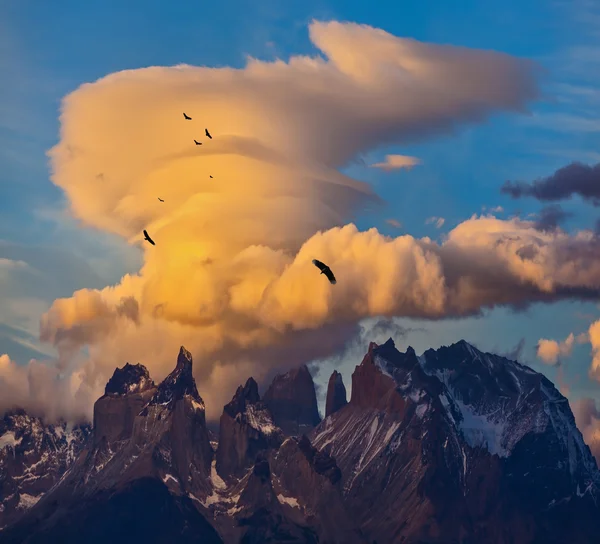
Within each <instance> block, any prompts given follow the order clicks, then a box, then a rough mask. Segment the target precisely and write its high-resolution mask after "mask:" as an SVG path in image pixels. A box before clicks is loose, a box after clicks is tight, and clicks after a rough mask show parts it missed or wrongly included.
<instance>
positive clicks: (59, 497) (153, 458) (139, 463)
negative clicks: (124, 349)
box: [2, 348, 213, 542]
mask: <svg viewBox="0 0 600 544" xmlns="http://www.w3.org/2000/svg"><path fill="white" fill-rule="evenodd" d="M182 358H183V360H182ZM191 365H192V360H191V356H190V355H189V352H187V351H186V350H185V348H182V350H181V352H180V356H179V359H178V363H177V367H176V369H175V371H174V372H172V373H171V374H170V375H169V376H167V378H166V379H165V380H164V381H163V382H162V383H161V384H160V385H159V386H158V388H150V389H146V390H144V391H141V392H140V390H139V389H134V390H133V392H127V393H125V394H115V393H108V394H107V395H105V396H104V397H102V398H101V399H100V400H99V401H98V402H97V403H96V406H95V419H96V421H97V422H98V423H99V424H98V430H99V432H101V435H100V436H99V438H98V439H97V440H93V441H92V443H91V444H89V445H88V447H87V448H85V449H84V450H83V451H82V453H81V455H80V457H79V458H78V460H77V462H75V463H74V464H73V466H72V467H71V470H70V471H69V472H68V473H67V474H65V475H64V478H63V479H62V481H61V482H60V483H59V484H58V485H57V486H56V487H55V488H54V489H53V490H52V491H51V492H50V493H48V494H47V495H46V496H44V497H43V498H42V500H40V501H39V503H38V504H36V505H35V507H33V508H32V509H31V510H30V511H29V512H27V513H26V514H25V515H24V516H23V518H22V520H21V523H20V525H19V527H20V528H19V531H21V532H20V533H19V534H28V535H31V536H32V537H33V538H34V540H35V539H37V538H40V539H42V540H43V539H44V538H45V537H46V534H45V533H44V531H45V529H39V531H38V529H36V526H37V523H38V522H37V521H36V520H38V519H40V518H41V519H46V518H51V519H52V520H54V519H55V518H54V514H53V512H55V511H65V512H66V514H65V516H67V517H66V518H65V520H66V519H67V518H70V516H73V515H76V516H77V517H78V518H81V519H90V520H92V521H93V522H94V523H96V522H97V523H100V519H96V514H95V512H93V511H88V510H87V508H88V507H89V509H92V510H94V509H97V508H99V509H100V510H102V509H105V510H106V511H107V512H108V511H112V510H113V505H115V504H121V503H122V502H126V503H128V502H129V501H130V500H131V499H130V497H131V496H132V495H131V493H130V492H129V491H123V490H124V489H125V490H127V489H129V487H128V486H133V489H134V490H135V489H138V488H137V487H136V486H137V485H138V484H139V482H140V481H142V480H144V479H147V478H149V479H153V480H156V484H158V485H159V486H160V488H161V489H163V488H164V493H167V495H169V496H170V495H174V496H178V497H179V496H182V495H188V494H191V495H193V496H194V497H195V498H196V500H202V498H203V497H206V496H207V495H208V494H209V493H210V487H211V484H210V479H209V477H210V467H211V462H212V458H213V450H212V448H211V445H210V441H209V436H208V430H207V429H206V421H205V413H204V403H203V401H202V398H201V397H200V395H199V393H198V391H197V389H196V385H195V382H194V381H193V377H191ZM142 374H143V372H142ZM159 394H160V395H162V396H159ZM144 400H145V401H146V405H145V406H144V407H143V409H142V410H141V411H139V413H136V409H137V407H139V406H140V402H142V401H144ZM157 401H162V402H157ZM115 403H116V404H115ZM107 411H108V413H107ZM115 411H116V412H117V413H118V414H120V415H121V416H123V415H126V414H130V415H131V416H132V417H133V422H132V425H129V423H122V424H121V425H120V426H119V425H117V424H116V419H118V418H116V417H114V412H115ZM125 419H126V418H124V420H125ZM113 436H116V437H117V438H118V439H116V440H115V441H114V442H111V441H110V440H109V437H113ZM140 485H141V484H140ZM148 485H151V486H152V485H154V484H148ZM165 486H166V487H165ZM121 492H123V495H121ZM132 493H133V496H137V494H138V491H135V492H133V491H132ZM140 493H141V492H140ZM156 493H158V495H160V494H161V493H163V491H156ZM142 494H143V493H142ZM117 496H118V497H122V498H121V499H119V500H117V502H114V501H113V498H114V497H117ZM151 498H152V497H150V499H151ZM115 500H116V499H115ZM152 500H154V499H152ZM157 500H158V499H157ZM169 500H170V499H169ZM182 501H183V502H182ZM159 502H160V501H159ZM82 505H87V507H85V508H84V506H82ZM186 505H187V506H186ZM189 505H190V501H189V499H187V498H185V500H184V499H181V500H180V499H177V500H175V502H173V501H171V502H169V501H167V502H166V503H164V505H163V506H160V508H159V506H158V505H156V504H155V506H156V508H157V510H156V511H155V515H156V516H157V519H158V520H160V519H163V521H164V522H165V523H166V525H167V526H169V525H168V524H169V523H170V522H169V521H168V520H166V519H164V515H166V513H167V512H168V511H172V510H173V509H177V510H179V511H180V512H182V513H181V515H180V516H179V517H180V519H181V523H182V524H183V526H185V520H186V519H187V518H188V517H189V516H188V514H186V513H185V511H187V510H186V509H188V507H189ZM149 506H150V505H149ZM82 508H83V509H82ZM192 510H194V512H195V507H194V508H192ZM161 512H162V514H161ZM196 514H198V513H197V512H196ZM196 514H194V515H192V517H190V518H189V521H190V523H191V524H192V525H194V524H196V525H197V526H198V527H200V526H201V525H202V523H201V521H198V519H199V518H198V516H199V515H200V514H198V515H196ZM161 516H163V517H162V518H161ZM194 516H195V517H194ZM56 519H58V516H57V517H56ZM175 519H177V518H175ZM202 519H203V518H202ZM194 520H196V521H194ZM105 522H106V523H108V524H110V522H108V521H105ZM157 522H158V521H157ZM52 523H54V521H53V522H52ZM62 523H63V524H65V523H66V521H64V520H63V522H62ZM177 523H179V522H177ZM198 524H199V525H198ZM73 530H74V531H76V532H75V533H73V536H72V538H73V539H74V540H73V541H77V540H76V539H77V538H79V537H77V536H76V535H79V534H87V533H86V532H85V528H83V527H81V528H77V527H74V528H73ZM174 530H175V529H174ZM177 530H179V529H177ZM182 530H183V529H182ZM27 531H29V532H27ZM48 531H49V533H48V535H54V534H60V528H58V526H57V527H56V528H54V526H53V525H52V526H51V527H49V528H48ZM55 531H57V533H55ZM186 531H187V529H186ZM100 532H101V533H102V531H100ZM11 534H12V533H11ZM110 534H112V533H110ZM115 534H116V533H115ZM175 534H178V533H175ZM186 534H187V533H185V531H184V533H182V540H181V541H183V542H197V541H198V540H197V537H196V536H194V535H192V536H189V538H191V540H189V539H188V540H186V539H187V538H188V537H187V536H185V535H186ZM4 535H5V533H3V534H2V536H3V537H4ZM65 535H66V536H65V539H67V540H65V541H70V540H68V539H69V538H71V533H68V532H67V533H65ZM149 541H150V542H158V541H161V540H152V539H151V540H149Z"/></svg>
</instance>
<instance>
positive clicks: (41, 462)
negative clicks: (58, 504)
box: [0, 410, 91, 528]
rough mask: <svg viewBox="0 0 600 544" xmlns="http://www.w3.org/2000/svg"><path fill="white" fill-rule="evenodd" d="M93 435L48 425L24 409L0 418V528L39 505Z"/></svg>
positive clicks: (83, 428)
mask: <svg viewBox="0 0 600 544" xmlns="http://www.w3.org/2000/svg"><path fill="white" fill-rule="evenodd" d="M90 434H91V428H90V426H89V425H87V424H86V425H77V426H75V427H71V426H68V425H67V424H66V423H64V422H62V423H58V424H56V425H46V424H44V422H43V421H42V420H41V419H40V418H37V417H33V416H30V415H29V414H27V413H26V412H25V410H14V411H11V412H7V413H6V414H5V415H4V417H3V418H2V419H0V528H2V527H5V526H7V525H9V524H10V523H12V522H13V521H14V520H16V519H17V518H19V517H20V516H21V515H23V513H24V512H26V511H27V510H28V509H29V508H30V507H31V506H33V505H34V504H35V503H36V502H38V501H39V500H40V499H41V498H42V497H43V495H44V494H45V493H46V492H48V491H49V490H50V488H52V486H54V485H55V484H56V483H57V482H58V481H59V480H60V478H61V476H62V475H63V474H64V473H65V471H66V470H67V469H68V468H70V467H71V465H72V464H73V463H74V461H75V460H76V459H77V457H78V455H79V453H80V452H81V450H82V449H83V448H84V447H85V444H86V442H87V440H88V438H89V436H90Z"/></svg>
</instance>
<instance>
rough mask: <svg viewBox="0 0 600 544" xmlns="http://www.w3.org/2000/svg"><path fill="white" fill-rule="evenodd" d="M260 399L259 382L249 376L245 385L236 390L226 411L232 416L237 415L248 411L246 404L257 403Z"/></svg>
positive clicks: (226, 406)
mask: <svg viewBox="0 0 600 544" xmlns="http://www.w3.org/2000/svg"><path fill="white" fill-rule="evenodd" d="M259 401H260V395H259V394H258V384H257V383H256V380H255V379H254V378H252V377H250V378H248V380H247V381H246V384H245V385H244V386H241V385H240V386H239V387H238V388H237V390H236V392H235V395H234V396H233V398H232V399H231V401H230V402H229V403H228V404H226V405H225V408H224V410H225V412H227V413H228V414H229V415H230V416H231V417H235V416H236V415H237V414H242V413H244V412H245V411H246V406H247V405H249V404H256V403H257V402H259Z"/></svg>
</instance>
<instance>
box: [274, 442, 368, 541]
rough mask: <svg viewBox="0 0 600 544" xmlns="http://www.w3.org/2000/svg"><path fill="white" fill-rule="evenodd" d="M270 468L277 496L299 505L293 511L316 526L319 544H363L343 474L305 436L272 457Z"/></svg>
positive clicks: (325, 454) (332, 461)
mask: <svg viewBox="0 0 600 544" xmlns="http://www.w3.org/2000/svg"><path fill="white" fill-rule="evenodd" d="M271 465H272V472H273V474H274V478H275V481H276V482H277V493H278V497H281V498H282V502H283V503H284V504H290V505H296V504H297V505H298V507H297V508H295V510H296V511H298V513H300V514H302V515H303V516H305V519H306V520H307V522H308V521H310V525H311V526H313V527H315V529H316V533H317V534H318V536H319V541H320V542H339V543H340V544H341V543H348V544H352V543H363V542H366V541H365V539H364V535H362V533H361V531H360V530H359V529H358V527H357V524H356V523H355V521H354V520H353V519H351V517H350V516H349V515H348V511H347V508H346V506H345V504H344V498H343V490H342V487H341V476H342V474H341V471H340V469H339V467H338V466H337V464H336V462H335V459H333V458H332V457H331V456H330V455H329V454H327V453H325V452H323V451H318V450H317V449H316V448H314V447H313V446H312V444H311V443H310V440H309V439H308V438H307V437H306V436H303V437H302V438H300V439H298V438H297V437H293V438H288V439H287V440H286V441H285V442H284V443H283V444H282V446H281V448H280V449H279V451H278V452H277V453H276V454H274V455H273V461H272V463H271ZM288 497H290V498H291V497H294V499H290V498H288Z"/></svg>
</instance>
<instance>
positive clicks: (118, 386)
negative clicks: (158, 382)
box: [104, 363, 154, 395]
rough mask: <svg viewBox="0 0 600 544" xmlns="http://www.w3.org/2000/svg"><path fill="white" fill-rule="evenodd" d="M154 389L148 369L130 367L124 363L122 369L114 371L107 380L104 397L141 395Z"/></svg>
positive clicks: (138, 366) (139, 366) (135, 366)
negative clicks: (147, 390)
mask: <svg viewBox="0 0 600 544" xmlns="http://www.w3.org/2000/svg"><path fill="white" fill-rule="evenodd" d="M151 387H154V382H153V381H152V380H151V379H150V374H148V369H147V368H146V367H145V366H144V365H140V364H137V365H131V364H129V363H126V364H125V366H124V367H123V368H117V369H115V372H114V374H113V375H112V378H111V379H110V380H108V383H107V384H106V388H105V389H104V394H105V395H127V394H130V393H141V392H143V391H145V390H146V389H150V388H151Z"/></svg>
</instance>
